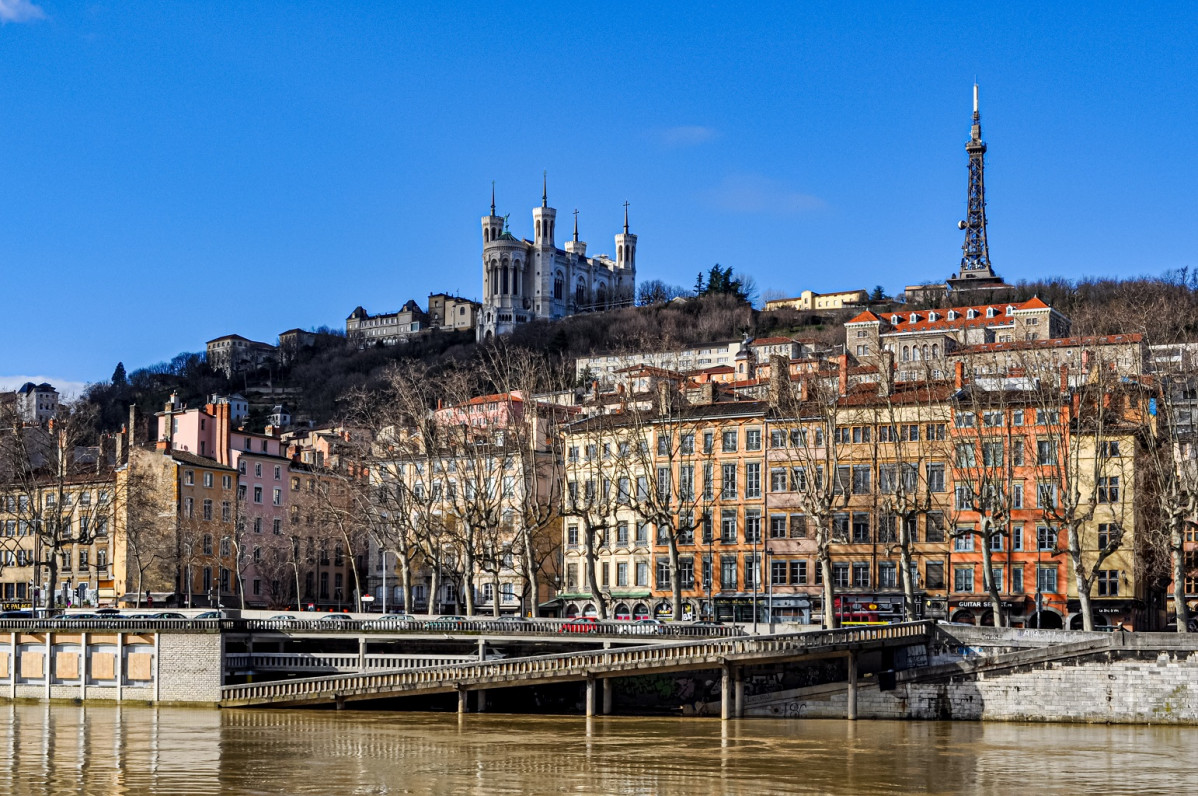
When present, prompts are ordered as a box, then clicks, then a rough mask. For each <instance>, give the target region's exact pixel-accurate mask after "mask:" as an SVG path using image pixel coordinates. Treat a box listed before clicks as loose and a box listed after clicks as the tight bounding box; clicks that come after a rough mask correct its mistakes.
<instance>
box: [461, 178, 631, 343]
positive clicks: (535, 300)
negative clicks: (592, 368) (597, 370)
mask: <svg viewBox="0 0 1198 796" xmlns="http://www.w3.org/2000/svg"><path fill="white" fill-rule="evenodd" d="M532 222H533V239H532V240H531V241H530V240H527V239H520V238H517V237H516V236H515V235H513V234H512V233H511V230H510V229H509V227H508V223H507V217H506V216H497V215H496V214H495V190H494V187H492V189H491V214H490V215H488V216H483V219H482V227H483V229H482V232H483V307H482V314H481V317H480V318H479V323H478V326H477V333H478V339H479V340H485V339H487V338H489V337H490V336H492V335H500V334H507V333H508V332H510V331H512V329H514V328H515V327H516V325H517V324H521V323H527V322H528V321H533V320H555V319H557V318H564V317H566V316H567V315H574V314H577V313H580V312H595V311H599V310H605V309H612V308H615V307H626V306H631V305H632V303H633V298H634V296H635V295H636V235H633V234H632V233H630V232H629V231H628V203H627V202H625V204H624V231H623V232H621V233H619V234H617V235H616V236H615V252H616V254H615V258H614V259H613V258H612V257H610V256H609V255H606V254H598V255H594V256H591V257H588V256H587V245H586V243H584V242H583V241H580V240H579V239H578V212H577V211H575V213H574V235H573V238H572V239H571V240H567V241H566V242H565V244H564V246H563V248H558V246H557V243H556V242H555V241H556V237H555V232H556V226H557V210H555V209H554V208H552V207H550V206H549V196H548V188H547V186H545V187H544V188H543V189H542V193H541V206H540V207H536V208H533V211H532Z"/></svg>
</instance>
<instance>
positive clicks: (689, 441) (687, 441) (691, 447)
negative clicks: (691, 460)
mask: <svg viewBox="0 0 1198 796" xmlns="http://www.w3.org/2000/svg"><path fill="white" fill-rule="evenodd" d="M681 450H682V453H683V455H684V456H690V455H691V454H692V453H694V452H695V435H694V434H683V435H682V446H681Z"/></svg>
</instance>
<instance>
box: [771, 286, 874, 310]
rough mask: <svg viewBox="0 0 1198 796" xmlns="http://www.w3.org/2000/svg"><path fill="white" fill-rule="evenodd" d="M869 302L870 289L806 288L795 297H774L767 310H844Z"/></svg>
mask: <svg viewBox="0 0 1198 796" xmlns="http://www.w3.org/2000/svg"><path fill="white" fill-rule="evenodd" d="M868 303H869V291H866V290H841V291H838V292H836V293H816V292H815V291H812V290H804V291H803V292H802V293H800V294H799V295H798V296H797V297H795V298H785V299H774V300H773V301H767V302H766V303H765V310H766V312H771V311H773V310H781V309H795V310H803V311H809V310H842V309H844V308H845V307H857V306H862V305H865V304H868Z"/></svg>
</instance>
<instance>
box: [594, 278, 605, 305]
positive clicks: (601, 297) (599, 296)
mask: <svg viewBox="0 0 1198 796" xmlns="http://www.w3.org/2000/svg"><path fill="white" fill-rule="evenodd" d="M595 300H596V301H597V302H598V304H599V306H600V307H605V306H607V285H605V284H603V283H602V282H600V283H599V289H598V290H597V291H596V293H595Z"/></svg>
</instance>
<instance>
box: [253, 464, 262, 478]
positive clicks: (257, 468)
mask: <svg viewBox="0 0 1198 796" xmlns="http://www.w3.org/2000/svg"><path fill="white" fill-rule="evenodd" d="M254 476H255V477H257V478H261V477H262V462H255V463H254Z"/></svg>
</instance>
